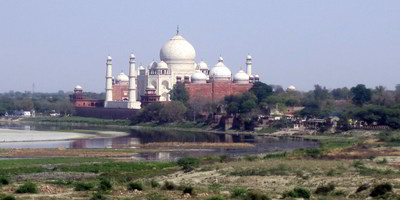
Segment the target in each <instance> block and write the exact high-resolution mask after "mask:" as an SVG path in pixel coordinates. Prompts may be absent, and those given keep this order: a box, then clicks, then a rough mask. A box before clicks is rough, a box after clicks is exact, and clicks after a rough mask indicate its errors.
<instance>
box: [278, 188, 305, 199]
mask: <svg viewBox="0 0 400 200" xmlns="http://www.w3.org/2000/svg"><path fill="white" fill-rule="evenodd" d="M283 197H284V198H286V197H291V198H304V199H310V198H311V192H310V190H308V189H305V188H301V187H296V188H294V189H293V190H290V191H287V192H285V193H283Z"/></svg>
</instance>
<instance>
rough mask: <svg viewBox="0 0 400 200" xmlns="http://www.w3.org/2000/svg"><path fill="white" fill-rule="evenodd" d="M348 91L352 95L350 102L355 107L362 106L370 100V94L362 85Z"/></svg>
mask: <svg viewBox="0 0 400 200" xmlns="http://www.w3.org/2000/svg"><path fill="white" fill-rule="evenodd" d="M350 91H351V93H353V95H354V97H353V98H352V101H353V103H354V104H355V105H358V106H362V105H364V104H365V103H367V102H368V101H370V100H371V96H372V92H371V90H370V89H368V88H366V87H365V85H364V84H358V85H357V86H356V87H352V88H351V90H350Z"/></svg>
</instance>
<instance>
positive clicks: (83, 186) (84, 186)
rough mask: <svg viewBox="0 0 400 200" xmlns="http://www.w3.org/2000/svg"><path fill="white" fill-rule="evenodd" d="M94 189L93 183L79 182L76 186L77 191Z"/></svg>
mask: <svg viewBox="0 0 400 200" xmlns="http://www.w3.org/2000/svg"><path fill="white" fill-rule="evenodd" d="M93 188H94V185H93V183H86V182H79V183H76V184H75V188H74V190H75V191H89V190H92V189H93Z"/></svg>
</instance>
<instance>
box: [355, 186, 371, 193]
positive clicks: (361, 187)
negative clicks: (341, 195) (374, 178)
mask: <svg viewBox="0 0 400 200" xmlns="http://www.w3.org/2000/svg"><path fill="white" fill-rule="evenodd" d="M369 187H370V185H368V184H362V185H360V187H358V188H357V190H356V193H359V192H362V191H364V190H366V189H368V188H369Z"/></svg>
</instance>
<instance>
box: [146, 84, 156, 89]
mask: <svg viewBox="0 0 400 200" xmlns="http://www.w3.org/2000/svg"><path fill="white" fill-rule="evenodd" d="M147 89H148V90H153V89H154V90H155V89H156V88H155V87H154V86H153V85H151V84H150V85H148V86H147Z"/></svg>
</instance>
